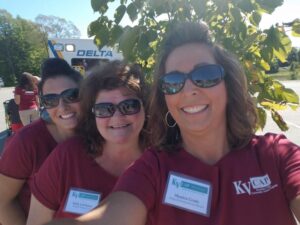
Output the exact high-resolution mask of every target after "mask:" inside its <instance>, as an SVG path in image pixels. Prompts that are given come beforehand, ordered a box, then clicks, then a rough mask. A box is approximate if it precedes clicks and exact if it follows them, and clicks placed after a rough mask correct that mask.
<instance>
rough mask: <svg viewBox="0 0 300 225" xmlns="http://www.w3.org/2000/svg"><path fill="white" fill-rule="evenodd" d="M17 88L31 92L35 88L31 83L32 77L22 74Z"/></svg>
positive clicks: (25, 73)
mask: <svg viewBox="0 0 300 225" xmlns="http://www.w3.org/2000/svg"><path fill="white" fill-rule="evenodd" d="M18 87H19V88H22V89H25V90H26V91H33V90H34V88H35V86H34V82H33V75H32V74H31V73H28V72H24V73H22V75H21V76H20V80H19V85H18Z"/></svg>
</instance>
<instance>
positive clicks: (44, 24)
mask: <svg viewBox="0 0 300 225" xmlns="http://www.w3.org/2000/svg"><path fill="white" fill-rule="evenodd" d="M35 22H36V23H37V24H39V26H40V28H41V31H43V32H45V33H47V34H48V38H79V37H80V35H81V34H80V31H79V29H78V28H77V27H76V26H75V25H74V24H73V23H72V22H71V21H67V20H65V19H63V18H60V17H56V16H45V15H38V16H37V17H36V18H35Z"/></svg>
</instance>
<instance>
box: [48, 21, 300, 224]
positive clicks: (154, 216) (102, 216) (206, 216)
mask: <svg viewBox="0 0 300 225" xmlns="http://www.w3.org/2000/svg"><path fill="white" fill-rule="evenodd" d="M158 63H159V64H158V72H157V74H156V76H155V78H154V80H155V82H154V86H153V92H152V93H151V94H152V95H151V98H150V106H149V112H150V116H149V121H148V124H149V127H150V131H151V137H152V142H151V144H153V146H154V147H153V149H150V150H149V151H146V152H145V153H144V155H143V156H142V157H141V158H140V159H139V160H137V161H136V162H135V164H134V165H133V166H131V167H130V168H129V169H128V170H127V171H126V172H125V173H124V175H123V176H122V177H120V179H119V181H118V183H117V185H116V186H115V188H114V192H113V193H112V194H111V195H110V196H109V197H108V198H107V199H106V201H104V202H103V204H102V205H101V206H100V207H99V208H98V209H96V210H95V211H93V212H91V213H89V214H87V215H84V216H83V217H81V218H79V219H78V221H76V222H74V221H73V222H72V221H69V222H67V221H66V223H62V222H59V221H58V222H57V224H95V225H96V224H97V225H100V224H114V225H121V224H122V225H126V224H128V225H131V224H134V225H140V224H156V225H165V224H172V225H176V224H178V225H179V224H180V225H181V224H189V225H194V224H195V225H196V224H198V225H204V224H214V225H221V224H222V225H241V224H243V225H253V224H255V225H265V224H272V225H283V224H288V225H292V224H294V225H295V224H296V222H295V220H294V217H293V213H294V215H295V216H296V218H298V219H300V204H299V197H298V195H299V194H300V148H299V146H296V145H295V144H293V143H291V142H290V141H289V140H287V139H286V138H285V137H284V136H283V135H275V134H266V135H264V136H256V135H255V134H254V130H255V124H256V118H257V116H256V112H255V106H254V104H253V103H252V101H251V96H250V95H249V93H248V91H247V85H246V76H245V74H244V72H243V70H242V69H241V67H240V65H239V63H238V62H237V60H236V59H235V58H234V57H233V56H231V55H230V54H228V53H227V52H226V51H225V50H224V49H222V48H221V47H219V46H217V45H215V44H214V43H213V42H212V41H211V38H210V35H209V30H208V28H207V26H206V25H204V24H202V23H201V24H194V23H184V24H181V25H180V26H178V27H177V28H176V29H175V30H173V31H172V33H171V34H169V36H168V37H167V39H166V41H165V43H164V45H163V47H162V55H161V58H160V60H159V62H158ZM292 212H293V213H292ZM79 221H82V222H79ZM53 224H55V223H53Z"/></svg>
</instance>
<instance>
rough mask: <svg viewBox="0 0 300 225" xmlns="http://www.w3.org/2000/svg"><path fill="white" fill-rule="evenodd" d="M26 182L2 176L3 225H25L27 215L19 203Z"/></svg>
mask: <svg viewBox="0 0 300 225" xmlns="http://www.w3.org/2000/svg"><path fill="white" fill-rule="evenodd" d="M24 182H25V181H24V180H21V179H14V178H11V177H7V176H5V175H3V174H0V222H1V223H2V225H11V224H14V225H24V224H25V222H26V220H25V214H24V212H23V210H22V208H21V206H20V204H19V202H18V201H17V195H18V193H19V192H20V190H21V188H22V186H23V184H24Z"/></svg>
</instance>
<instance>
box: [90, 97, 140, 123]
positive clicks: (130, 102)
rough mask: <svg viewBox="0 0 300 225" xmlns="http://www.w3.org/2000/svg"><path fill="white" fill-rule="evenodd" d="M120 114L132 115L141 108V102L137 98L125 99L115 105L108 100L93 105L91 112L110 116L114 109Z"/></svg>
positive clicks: (105, 116) (101, 115)
mask: <svg viewBox="0 0 300 225" xmlns="http://www.w3.org/2000/svg"><path fill="white" fill-rule="evenodd" d="M117 109H118V110H119V112H120V113H121V114H122V115H133V114H136V113H138V112H140V110H141V102H140V100H138V99H126V100H124V101H121V102H119V104H117V105H115V104H113V103H110V102H101V103H97V104H95V105H94V107H93V109H92V112H93V113H94V114H95V116H96V117H99V118H108V117H112V116H113V115H114V113H115V112H116V110H117Z"/></svg>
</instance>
